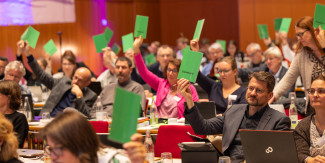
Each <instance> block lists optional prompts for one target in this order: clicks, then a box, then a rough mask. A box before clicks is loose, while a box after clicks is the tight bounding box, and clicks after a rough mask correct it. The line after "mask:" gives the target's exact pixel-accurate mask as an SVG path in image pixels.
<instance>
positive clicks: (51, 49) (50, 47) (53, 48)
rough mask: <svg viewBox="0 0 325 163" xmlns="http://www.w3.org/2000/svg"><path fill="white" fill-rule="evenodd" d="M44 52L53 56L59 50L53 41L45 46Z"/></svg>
mask: <svg viewBox="0 0 325 163" xmlns="http://www.w3.org/2000/svg"><path fill="white" fill-rule="evenodd" d="M43 48H44V50H45V52H46V53H49V54H50V55H51V56H52V55H53V54H54V53H55V52H56V51H57V50H58V49H57V48H56V46H55V44H54V42H53V40H52V39H51V40H49V41H48V42H47V43H46V44H45V45H44V46H43Z"/></svg>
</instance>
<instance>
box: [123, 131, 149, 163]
mask: <svg viewBox="0 0 325 163" xmlns="http://www.w3.org/2000/svg"><path fill="white" fill-rule="evenodd" d="M123 148H124V149H125V151H126V153H127V155H128V156H129V159H130V160H131V162H132V163H143V162H144V161H145V158H146V154H147V152H146V148H145V146H144V145H143V144H142V136H141V135H140V134H138V133H137V134H134V135H132V137H131V142H128V143H125V144H123Z"/></svg>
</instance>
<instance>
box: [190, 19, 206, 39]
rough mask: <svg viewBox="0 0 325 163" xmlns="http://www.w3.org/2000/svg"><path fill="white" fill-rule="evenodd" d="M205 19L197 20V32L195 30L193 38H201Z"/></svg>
mask: <svg viewBox="0 0 325 163" xmlns="http://www.w3.org/2000/svg"><path fill="white" fill-rule="evenodd" d="M204 20H205V19H202V20H199V21H197V24H196V28H195V32H194V36H193V40H194V39H197V40H199V39H200V36H201V32H202V28H203V24H204Z"/></svg>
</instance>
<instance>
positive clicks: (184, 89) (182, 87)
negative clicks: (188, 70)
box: [177, 78, 194, 109]
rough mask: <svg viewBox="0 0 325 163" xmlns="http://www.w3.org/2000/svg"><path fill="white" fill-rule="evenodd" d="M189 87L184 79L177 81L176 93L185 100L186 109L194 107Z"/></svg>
mask: <svg viewBox="0 0 325 163" xmlns="http://www.w3.org/2000/svg"><path fill="white" fill-rule="evenodd" d="M190 85H191V84H190V82H189V81H188V80H186V79H184V78H182V79H179V80H178V81H177V92H178V93H179V94H181V95H182V96H183V97H184V98H185V100H186V103H187V108H188V109H191V108H192V107H193V106H194V102H193V99H192V92H191V89H190Z"/></svg>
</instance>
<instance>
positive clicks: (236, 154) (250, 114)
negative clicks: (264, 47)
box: [177, 71, 291, 162]
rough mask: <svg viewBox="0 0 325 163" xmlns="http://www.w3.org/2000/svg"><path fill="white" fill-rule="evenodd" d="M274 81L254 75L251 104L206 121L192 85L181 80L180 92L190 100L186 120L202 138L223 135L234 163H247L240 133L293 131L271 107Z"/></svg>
mask: <svg viewBox="0 0 325 163" xmlns="http://www.w3.org/2000/svg"><path fill="white" fill-rule="evenodd" d="M274 84H275V80H274V77H273V76H272V75H271V74H270V73H268V72H263V71H260V72H254V73H253V74H252V75H251V79H250V82H249V85H248V89H247V93H246V101H247V103H248V104H237V105H232V107H230V108H229V109H227V111H226V112H225V113H224V114H223V115H222V116H218V117H215V118H211V119H208V120H206V119H204V118H203V117H202V115H201V114H200V112H199V111H198V108H197V106H195V104H194V102H193V100H192V95H191V90H190V89H189V81H188V80H186V79H180V80H179V81H178V87H177V90H178V91H179V92H180V93H181V94H182V96H183V97H184V98H185V99H186V108H185V111H184V116H185V118H186V119H187V120H188V121H189V122H190V124H191V126H192V128H193V130H194V132H195V133H196V134H199V135H215V134H223V138H222V152H223V154H224V155H226V156H230V157H231V159H232V162H240V161H243V160H244V159H245V158H244V153H243V149H242V145H241V139H240V135H239V132H238V130H239V129H252V130H289V129H290V123H291V122H290V119H289V117H287V116H286V115H285V114H283V113H280V112H279V111H276V110H274V109H272V108H270V107H269V105H268V100H269V99H271V98H272V96H273V92H272V91H273V87H274Z"/></svg>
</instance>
